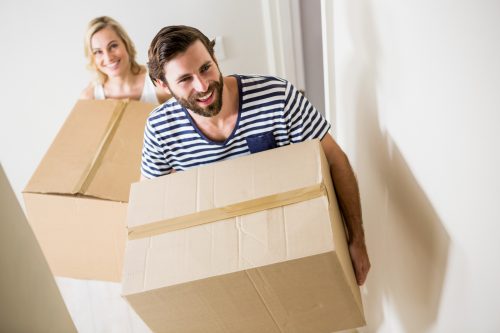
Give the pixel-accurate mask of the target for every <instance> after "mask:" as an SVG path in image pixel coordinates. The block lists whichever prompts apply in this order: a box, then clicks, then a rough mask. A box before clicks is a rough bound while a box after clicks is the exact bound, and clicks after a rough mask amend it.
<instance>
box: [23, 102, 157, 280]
mask: <svg viewBox="0 0 500 333" xmlns="http://www.w3.org/2000/svg"><path fill="white" fill-rule="evenodd" d="M153 108H154V105H152V104H147V103H141V102H136V101H130V102H127V101H118V100H101V101H98V100H80V101H78V102H77V103H76V105H75V106H74V108H73V110H72V111H71V113H70V115H69V116H68V118H67V119H66V121H65V123H64V125H63V126H62V128H61V129H60V131H59V133H58V135H57V136H56V138H55V139H54V141H53V143H52V145H51V146H50V148H49V150H48V151H47V153H46V154H45V156H44V158H43V159H42V161H41V163H40V164H39V166H38V168H37V169H36V171H35V173H34V174H33V176H32V178H31V180H30V181H29V183H28V185H27V186H26V188H25V189H24V191H23V196H24V202H25V206H26V211H27V216H28V220H29V222H30V224H31V226H32V228H33V231H34V233H35V235H36V237H37V239H38V241H39V243H40V245H41V248H42V250H43V253H44V255H45V256H46V258H47V261H48V263H49V266H50V268H51V270H52V272H53V273H54V275H58V276H65V277H72V278H78V279H94V280H107V281H119V280H120V278H121V273H122V264H123V253H124V249H125V241H126V238H127V232H126V225H125V221H126V210H127V202H128V196H129V192H130V184H131V183H132V182H135V181H138V180H139V178H140V163H141V149H142V142H143V135H144V124H145V121H146V118H147V116H148V114H149V113H150V112H151V110H152V109H153Z"/></svg>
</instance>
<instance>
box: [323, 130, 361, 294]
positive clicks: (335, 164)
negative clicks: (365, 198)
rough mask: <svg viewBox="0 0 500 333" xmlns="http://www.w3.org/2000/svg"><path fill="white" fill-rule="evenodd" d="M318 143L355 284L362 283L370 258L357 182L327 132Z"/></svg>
mask: <svg viewBox="0 0 500 333" xmlns="http://www.w3.org/2000/svg"><path fill="white" fill-rule="evenodd" d="M321 145H322V147H323V150H324V152H325V155H326V158H327V160H328V163H329V164H330V173H331V175H332V181H333V184H334V186H335V192H336V194H337V199H338V202H339V206H340V209H341V211H342V215H343V216H344V220H345V223H346V227H347V233H348V235H347V239H348V243H349V253H350V255H351V260H352V265H353V268H354V273H355V274H356V280H357V282H358V285H362V284H363V283H365V280H366V276H367V275H368V271H369V270H370V259H369V258H368V252H367V250H366V244H365V233H364V231H363V220H362V216H361V203H360V199H359V189H358V183H357V181H356V177H355V176H354V172H353V171H352V168H351V165H350V164H349V160H348V159H347V156H346V154H345V153H344V152H343V151H342V149H341V148H340V147H339V145H338V144H337V143H336V142H335V141H334V140H333V138H332V136H331V135H330V134H328V133H327V134H326V135H325V136H324V137H323V139H322V140H321Z"/></svg>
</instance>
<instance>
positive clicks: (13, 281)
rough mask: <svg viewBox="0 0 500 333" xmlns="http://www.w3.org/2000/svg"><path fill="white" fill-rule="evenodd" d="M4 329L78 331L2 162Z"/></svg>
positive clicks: (0, 298) (0, 314)
mask: <svg viewBox="0 0 500 333" xmlns="http://www.w3.org/2000/svg"><path fill="white" fill-rule="evenodd" d="M0 197H1V198H2V200H0V221H1V223H0V267H1V269H2V276H1V278H0V280H1V282H0V332H54V333H57V332H60V333H66V332H76V328H75V326H74V325H73V322H72V320H71V317H70V315H69V313H68V310H67V309H66V306H65V305H64V301H63V299H62V297H61V294H60V293H59V290H58V288H57V285H56V282H55V281H54V278H53V277H52V274H51V272H50V270H49V267H48V265H47V263H46V261H45V259H44V257H43V254H42V251H41V250H40V247H39V246H38V243H37V241H36V239H35V236H34V235H33V232H32V231H31V228H30V226H29V224H28V221H27V220H26V217H25V216H24V214H23V211H22V209H21V207H20V206H19V203H18V202H17V199H16V196H15V194H14V192H13V191H12V188H11V187H10V184H9V183H8V180H7V177H6V176H5V173H4V171H3V168H2V167H1V165H0Z"/></svg>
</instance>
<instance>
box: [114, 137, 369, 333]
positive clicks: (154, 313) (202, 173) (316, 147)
mask: <svg viewBox="0 0 500 333" xmlns="http://www.w3.org/2000/svg"><path fill="white" fill-rule="evenodd" d="M127 224H128V226H129V238H131V240H129V241H128V242H127V248H126V253H125V263H124V277H123V281H122V286H123V295H124V297H125V298H126V300H127V301H128V302H129V303H130V305H131V306H132V307H133V308H134V310H135V311H136V312H137V313H138V314H139V316H141V317H142V319H143V320H144V322H145V323H146V324H147V325H148V326H149V327H150V328H151V329H152V330H153V331H154V332H252V333H253V332H332V331H336V330H342V329H347V328H352V327H359V326H362V325H364V324H365V321H364V314H363V306H362V302H361V297H360V293H359V287H358V286H357V284H356V281H355V278H354V273H353V269H352V265H351V261H350V257H349V253H348V249H347V244H346V238H345V231H344V225H343V222H342V218H341V215H340V213H339V210H338V206H337V202H336V198H335V193H334V190H333V187H332V182H331V179H330V172H329V167H328V163H327V161H326V158H325V156H324V153H323V151H322V149H321V144H320V142H319V141H318V140H313V141H308V142H304V143H301V144H296V145H290V146H286V147H282V148H277V149H273V150H269V151H265V152H262V153H258V154H254V155H249V156H245V157H241V158H237V159H234V160H229V161H224V162H219V163H215V164H210V165H206V166H202V167H199V168H196V169H191V170H188V171H185V172H178V173H174V174H171V175H168V176H164V177H159V178H156V179H153V180H146V181H142V182H140V183H135V184H133V185H132V188H131V196H130V204H129V207H128V213H127Z"/></svg>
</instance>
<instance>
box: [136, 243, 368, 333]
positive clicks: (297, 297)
mask: <svg viewBox="0 0 500 333" xmlns="http://www.w3.org/2000/svg"><path fill="white" fill-rule="evenodd" d="M339 268H340V265H339V264H338V262H337V257H336V256H335V254H334V253H333V252H329V253H324V254H320V255H316V256H313V257H307V258H302V259H296V260H291V261H286V262H282V263H279V264H275V265H269V266H263V267H259V268H255V269H251V270H245V271H239V272H235V273H231V274H226V275H222V276H216V277H211V278H207V279H202V280H197V281H194V282H191V283H185V284H181V285H176V286H172V287H166V288H162V289H158V290H154V291H149V292H145V293H141V294H136V295H129V296H126V298H127V301H128V302H129V303H130V304H131V306H132V307H133V308H134V309H135V311H137V313H139V315H140V316H141V317H142V319H143V320H144V321H145V322H146V323H147V324H148V325H149V327H150V328H151V329H152V330H153V331H154V332H176V333H182V332H191V333H195V332H199V333H204V332H220V333H223V332H227V333H236V332H248V333H255V332H276V333H282V332H314V333H327V332H328V333H330V332H333V331H338V330H343V329H347V328H352V327H358V326H363V325H364V324H365V321H364V318H363V314H362V312H361V311H359V310H357V304H356V303H355V302H354V298H353V297H352V294H350V289H349V288H348V287H347V285H346V283H345V280H344V276H343V274H344V273H343V272H342V271H340V270H339ZM159 309H161V311H159Z"/></svg>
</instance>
